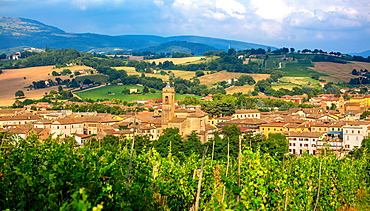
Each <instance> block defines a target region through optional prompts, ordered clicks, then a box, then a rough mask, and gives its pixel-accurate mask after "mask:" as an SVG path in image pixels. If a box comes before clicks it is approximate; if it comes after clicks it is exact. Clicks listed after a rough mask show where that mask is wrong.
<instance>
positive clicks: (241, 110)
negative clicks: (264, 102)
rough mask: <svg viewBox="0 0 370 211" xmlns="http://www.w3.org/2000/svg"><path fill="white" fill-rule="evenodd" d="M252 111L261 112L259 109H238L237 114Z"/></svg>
mask: <svg viewBox="0 0 370 211" xmlns="http://www.w3.org/2000/svg"><path fill="white" fill-rule="evenodd" d="M250 113H261V112H260V111H259V110H257V109H238V110H235V114H250Z"/></svg>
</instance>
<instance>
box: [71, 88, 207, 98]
mask: <svg viewBox="0 0 370 211" xmlns="http://www.w3.org/2000/svg"><path fill="white" fill-rule="evenodd" d="M125 87H126V88H128V89H129V88H131V87H136V88H137V89H138V90H140V91H142V90H143V87H142V86H137V85H112V86H103V87H100V88H96V89H92V90H87V91H82V92H77V93H75V94H76V95H78V96H80V97H81V98H82V99H93V100H98V99H109V100H112V99H114V98H116V99H120V100H122V101H123V100H126V101H133V100H146V99H162V93H161V91H159V90H156V91H157V93H154V94H145V95H142V94H130V95H123V94H122V90H123V89H124V88H125ZM108 92H112V93H115V94H114V95H108ZM188 96H192V97H195V98H197V99H199V98H201V97H200V96H194V95H182V94H176V96H175V99H176V100H181V99H184V98H185V97H188Z"/></svg>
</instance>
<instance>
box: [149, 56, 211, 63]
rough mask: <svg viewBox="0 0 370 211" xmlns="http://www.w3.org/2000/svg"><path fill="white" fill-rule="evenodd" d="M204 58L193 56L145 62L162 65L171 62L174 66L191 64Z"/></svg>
mask: <svg viewBox="0 0 370 211" xmlns="http://www.w3.org/2000/svg"><path fill="white" fill-rule="evenodd" d="M205 58H206V57H204V56H194V57H183V58H161V59H151V60H146V61H147V62H155V63H156V64H159V62H161V63H163V62H165V61H171V62H173V63H174V64H185V63H192V62H196V61H200V60H201V59H205Z"/></svg>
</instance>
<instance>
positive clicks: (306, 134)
mask: <svg viewBox="0 0 370 211" xmlns="http://www.w3.org/2000/svg"><path fill="white" fill-rule="evenodd" d="M323 134H324V133H317V132H287V133H286V136H287V137H307V138H319V137H320V136H322V135H323Z"/></svg>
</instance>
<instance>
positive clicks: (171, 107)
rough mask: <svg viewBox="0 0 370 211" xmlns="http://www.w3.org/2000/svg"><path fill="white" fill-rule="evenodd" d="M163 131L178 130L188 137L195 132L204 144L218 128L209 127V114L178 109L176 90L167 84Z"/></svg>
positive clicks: (197, 110) (162, 122)
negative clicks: (168, 129)
mask: <svg viewBox="0 0 370 211" xmlns="http://www.w3.org/2000/svg"><path fill="white" fill-rule="evenodd" d="M161 118H162V119H161V124H162V131H163V130H164V129H166V128H178V129H179V134H180V135H181V136H183V137H185V138H186V137H187V136H188V135H190V134H191V133H192V131H195V132H196V133H197V134H198V136H199V137H200V140H201V142H202V143H204V142H207V141H208V140H209V139H211V138H213V133H214V132H215V131H217V128H216V127H214V126H211V125H209V123H208V114H207V113H206V112H203V111H202V110H200V109H195V110H189V109H176V106H175V89H174V88H173V87H171V86H170V84H167V86H166V87H164V88H163V90H162V115H161Z"/></svg>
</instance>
